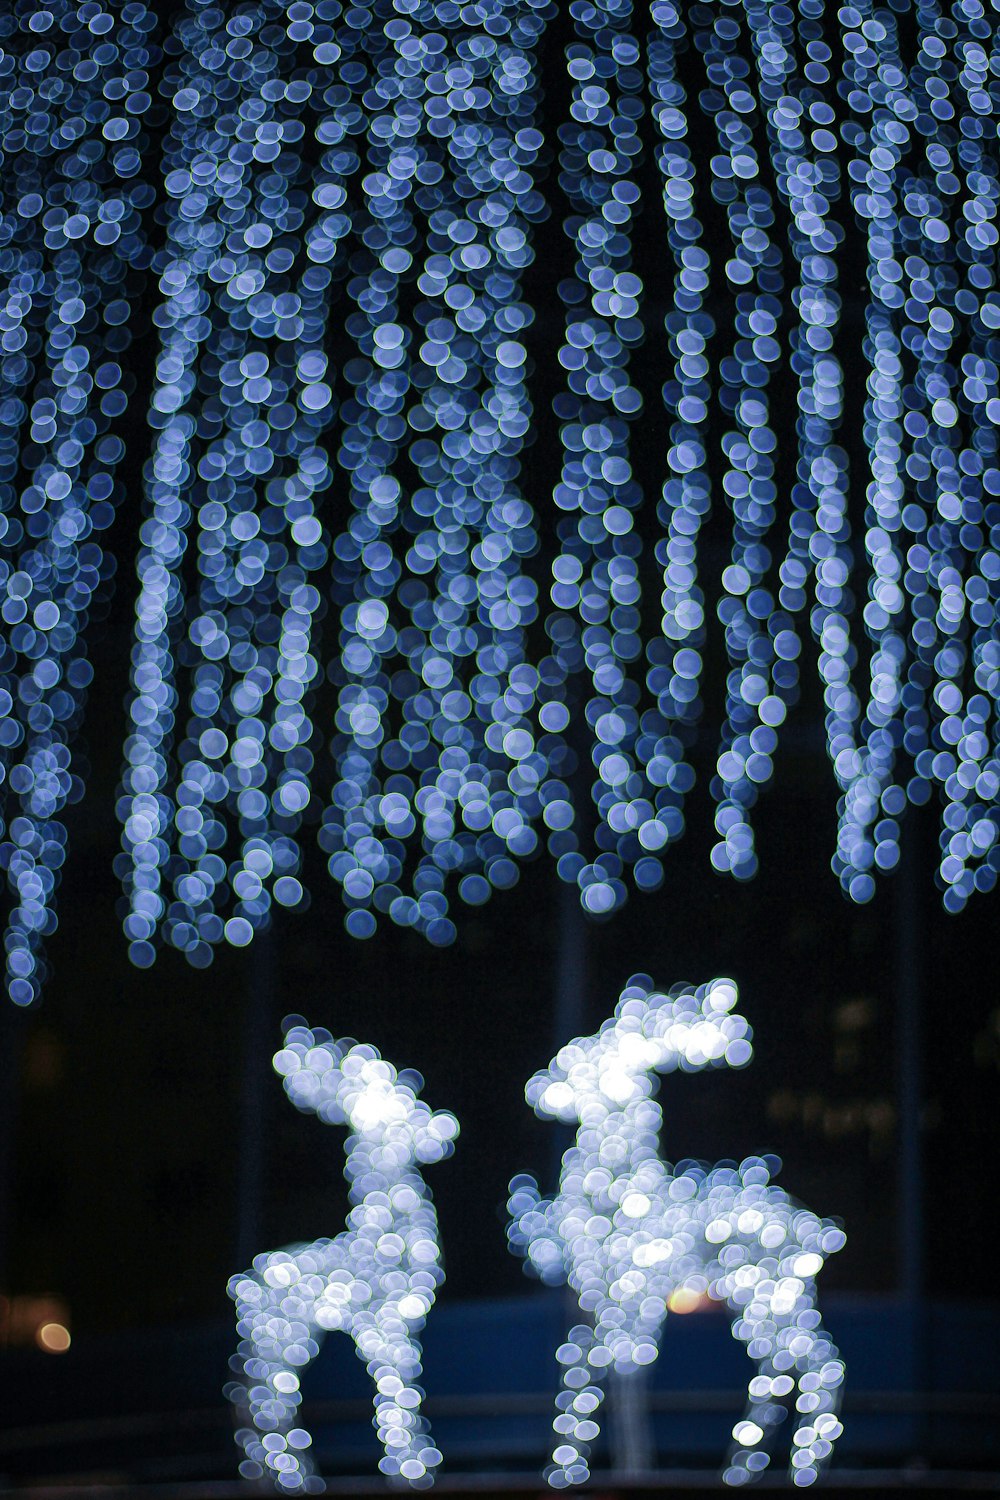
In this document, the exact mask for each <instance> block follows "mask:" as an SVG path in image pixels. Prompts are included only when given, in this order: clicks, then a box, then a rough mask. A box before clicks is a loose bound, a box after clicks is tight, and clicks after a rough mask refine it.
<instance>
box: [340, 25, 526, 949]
mask: <svg viewBox="0 0 1000 1500" xmlns="http://www.w3.org/2000/svg"><path fill="white" fill-rule="evenodd" d="M449 17H450V11H449V10H448V8H447V7H445V8H444V9H442V8H441V7H430V6H428V7H418V8H417V9H415V10H414V11H412V13H411V14H410V18H409V19H408V20H407V21H406V22H405V23H404V22H403V21H402V20H399V21H394V22H393V23H392V27H393V32H394V36H395V40H396V44H397V48H398V52H399V59H400V61H399V64H398V69H399V71H400V72H401V75H402V78H403V79H404V81H407V82H408V83H409V88H408V89H406V90H404V92H403V93H402V95H401V96H400V95H399V94H397V95H396V98H397V99H401V103H399V104H397V106H396V108H397V110H398V111H399V112H400V118H401V120H402V122H403V123H402V124H401V125H398V126H394V129H395V131H396V136H397V138H398V145H397V146H396V148H395V150H396V155H395V157H393V158H392V159H390V160H389V162H388V165H387V171H386V173H385V174H384V175H385V180H386V182H387V183H389V184H402V185H403V186H405V187H406V191H407V193H408V194H409V193H410V192H411V188H410V186H409V184H411V183H415V190H413V193H412V196H413V209H412V210H411V208H410V207H409V197H407V199H406V203H407V206H406V209H405V215H404V216H403V217H400V213H401V210H400V208H399V202H398V200H399V199H400V197H401V194H402V187H398V188H396V190H395V192H394V194H391V195H390V196H391V197H392V198H393V201H394V203H395V205H396V207H395V211H394V217H393V218H392V219H391V220H390V218H389V217H388V216H386V218H385V229H384V234H385V237H386V239H387V242H388V245H387V248H386V249H385V251H384V253H383V256H382V260H383V262H386V261H389V262H390V269H391V268H392V267H396V268H398V269H397V271H396V272H395V273H394V274H397V275H398V273H400V272H404V273H408V272H409V271H410V266H411V263H413V266H414V269H415V271H416V273H417V275H416V284H417V290H418V292H419V293H421V294H422V299H423V300H421V301H419V302H418V303H417V304H416V307H415V308H414V310H413V314H412V323H411V322H410V321H409V320H408V319H407V318H405V316H403V314H402V313H401V312H400V311H399V310H398V308H397V304H396V302H395V300H394V301H393V302H392V304H391V305H390V304H388V303H382V302H381V301H379V302H378V304H377V315H378V318H379V319H380V320H381V321H380V322H379V323H378V325H377V326H376V327H375V329H374V332H372V330H371V327H370V326H369V320H370V323H374V322H375V317H374V312H375V310H376V304H375V303H374V302H372V301H371V300H369V302H368V305H367V308H366V306H363V305H361V304H360V303H359V306H360V311H359V314H358V315H357V316H356V318H355V319H354V323H355V326H356V327H357V329H358V330H360V337H361V339H362V340H368V345H369V347H368V349H367V350H366V352H367V354H368V355H369V357H373V358H374V359H375V366H372V365H370V364H369V365H364V366H362V365H359V371H369V372H370V371H372V370H375V369H376V367H378V366H381V369H378V370H377V373H375V374H374V376H373V375H372V374H370V373H366V374H365V376H364V378H365V380H366V382H367V383H368V388H369V389H368V394H366V397H365V399H364V400H359V401H358V402H357V403H356V409H357V411H358V412H359V413H360V414H362V417H363V422H367V423H368V425H369V427H370V429H371V432H372V437H373V438H374V441H372V442H370V443H369V444H368V445H367V446H368V451H369V453H370V458H369V460H368V462H367V463H366V464H364V465H361V464H357V463H356V461H355V460H354V459H353V458H352V467H354V472H355V492H356V498H355V503H356V505H358V507H359V510H360V511H361V512H362V513H363V519H361V518H359V520H358V522H357V523H356V524H355V523H352V531H353V532H354V533H355V535H354V538H353V540H351V541H349V542H347V544H346V547H345V549H344V551H345V552H349V553H350V554H352V555H354V556H359V555H360V562H361V565H362V566H361V569H360V570H359V569H358V566H357V564H356V565H355V569H354V576H355V580H356V581H355V582H354V584H353V590H352V592H353V593H354V600H353V601H352V602H351V603H350V604H349V605H348V606H347V608H346V609H345V610H344V614H343V625H344V628H343V631H342V635H341V651H340V657H339V663H338V667H337V669H336V674H337V678H338V681H340V682H341V683H342V686H341V689H340V711H339V715H338V729H339V730H340V734H339V735H338V737H337V738H336V739H335V741H334V746H333V750H334V757H335V760H336V762H337V766H338V771H339V772H340V776H341V780H340V781H339V783H338V785H337V787H336V788H335V792H334V797H333V799H332V802H331V806H330V808H329V809H328V810H327V813H326V814H325V815H324V831H323V836H322V839H321V841H322V842H323V843H324V847H326V848H328V849H330V850H331V853H332V857H331V865H330V867H331V871H332V872H333V874H334V876H335V878H337V879H340V880H342V881H343V883H344V887H345V893H346V895H347V897H348V901H349V904H350V905H352V906H353V907H354V908H355V909H354V911H352V912H351V913H350V914H349V916H348V926H349V928H350V930H352V931H353V932H355V933H356V934H357V935H361V936H367V935H369V934H370V933H371V932H372V931H374V927H375V922H376V917H375V913H374V912H372V911H371V910H370V907H371V906H374V907H375V910H376V911H384V912H387V913H388V914H389V916H390V917H391V919H392V920H394V921H396V922H398V923H400V924H401V925H404V926H415V927H417V928H419V929H420V930H422V931H425V932H426V933H427V935H428V936H429V937H430V939H431V941H433V942H437V943H443V942H449V941H451V939H452V938H453V936H454V932H455V929H454V925H453V923H452V922H451V920H450V918H448V917H447V915H446V913H447V910H448V897H447V894H446V891H445V881H446V877H447V876H448V875H449V874H450V873H451V872H453V871H459V872H462V871H468V872H469V873H467V874H465V875H464V876H463V879H462V881H461V890H462V894H463V896H464V897H465V898H466V899H467V900H471V901H473V903H478V902H479V901H482V900H484V899H486V898H487V897H488V895H489V893H490V890H491V888H492V887H493V886H496V885H509V884H512V883H513V881H514V880H515V879H516V878H517V868H516V866H515V864H514V863H513V861H512V860H511V858H510V854H511V853H519V854H524V853H529V852H530V851H531V849H533V848H534V845H535V835H534V833H533V831H532V830H531V829H530V827H528V825H527V823H526V821H525V817H524V814H523V812H522V811H521V807H520V801H521V799H522V798H527V800H528V802H529V804H532V802H533V799H534V810H536V811H537V794H536V789H537V786H538V783H539V781H540V779H541V774H542V771H543V770H544V762H543V761H542V760H541V758H540V757H539V756H538V755H537V754H536V753H535V752H534V745H533V740H532V737H531V735H530V732H529V731H528V730H527V729H526V728H525V713H526V711H527V709H528V707H529V706H530V704H531V702H532V700H533V696H534V690H535V687H536V686H537V674H536V673H534V672H533V671H532V669H530V668H528V667H527V666H526V665H525V662H524V651H525V648H524V628H525V626H526V625H527V624H528V623H530V620H531V619H532V618H533V617H534V613H535V604H534V585H533V584H531V583H530V581H529V580H528V579H526V578H525V577H524V576H523V575H522V573H521V570H520V559H521V557H523V556H524V555H525V554H527V553H528V552H530V551H532V550H533V549H534V547H535V545H536V540H535V531H534V521H533V515H532V512H531V510H530V508H529V507H528V505H527V504H526V503H525V501H524V500H523V498H522V497H521V496H520V494H519V492H518V490H517V486H516V480H517V474H518V469H519V460H518V454H519V452H520V449H521V446H522V444H523V440H524V436H525V434H526V432H527V431H528V428H529V423H530V407H529V405H528V398H527V391H526V388H525V385H524V367H525V362H526V351H525V348H524V345H523V344H522V343H521V342H520V340H519V337H518V335H519V334H520V333H521V330H522V329H523V328H525V327H526V326H527V324H528V322H529V321H530V318H531V313H530V310H529V309H528V308H527V307H526V306H525V305H524V304H523V303H522V302H520V300H519V285H520V275H521V272H522V270H523V268H524V266H526V265H527V264H528V263H529V261H530V259H531V254H532V251H531V247H530V238H529V231H530V222H531V220H532V219H533V218H534V217H537V216H538V214H539V212H540V211H541V210H542V200H541V198H540V196H539V195H538V193H537V192H536V191H535V190H534V188H533V185H532V178H531V175H530V172H529V171H528V170H527V169H528V168H530V167H531V166H532V164H533V162H534V159H535V157H536V155H537V152H538V149H539V147H540V145H541V136H540V134H539V133H538V131H537V130H536V129H535V128H534V126H533V124H532V119H533V113H534V108H535V103H534V86H535V75H534V64H533V62H532V59H531V49H532V48H533V46H534V43H535V39H536V37H537V34H538V32H539V30H540V28H541V25H542V21H541V18H540V16H539V15H538V14H536V13H535V12H534V11H533V10H532V9H531V8H528V9H527V10H526V9H525V8H524V7H523V6H519V7H512V6H510V5H509V4H506V3H504V4H496V5H489V6H487V5H479V6H475V7H473V6H470V7H466V9H465V10H464V11H463V12H462V21H463V25H462V26H457V25H456V24H455V20H454V17H451V18H450V24H445V23H446V22H447V21H448V19H449ZM439 28H440V29H439ZM418 87H422V88H423V89H425V90H426V91H427V95H428V103H427V105H426V117H427V118H426V122H425V124H424V125H423V126H422V127H419V130H418V122H419V120H420V118H421V115H420V111H419V110H415V108H414V104H413V102H412V100H413V97H414V90H415V89H416V88H418ZM414 213H415V216H416V217H415V219H414ZM415 241H419V243H420V245H421V246H422V250H423V254H422V257H421V258H420V259H419V260H415V258H414V256H413V255H412V254H411V252H410V250H409V249H407V248H406V247H407V245H410V244H414V242H415ZM363 295H364V296H366V295H367V294H363ZM418 340H422V342H419V343H418ZM411 350H415V355H414V354H413V353H411ZM386 369H388V370H389V371H390V374H389V376H388V377H387V376H386V375H385V373H384V372H385V370H386ZM373 379H374V382H375V383H374V385H372V380H373ZM408 394H409V398H410V405H409V408H408V410H406V408H405V405H404V403H405V402H406V400H407V397H408ZM387 395H388V397H389V402H388V404H387V402H386V396H387ZM373 400H377V401H378V404H379V406H380V408H381V413H382V414H381V416H380V417H379V418H378V419H375V420H372V419H371V418H365V417H364V413H365V410H366V408H372V409H373V410H374V409H375V408H373V407H372V402H373ZM404 410H406V417H405V420H404V417H403V411H404ZM407 428H408V429H409V431H410V433H412V434H414V435H413V436H411V437H410V438H409V440H408V442H405V441H404V439H405V436H406V432H407ZM363 445H365V439H364V425H363V424H362V425H361V426H360V427H359V430H358V433H357V435H356V436H352V435H351V434H345V439H344V445H343V450H342V451H344V450H353V452H354V453H355V454H357V453H359V452H360V451H361V449H362V446H363ZM401 446H402V447H405V453H406V460H407V462H408V464H409V467H410V471H411V472H412V473H413V474H414V476H415V477H416V479H417V483H416V485H415V487H414V488H413V490H412V492H411V493H410V494H409V495H408V496H407V495H406V493H405V491H404V490H403V488H402V486H401V484H400V479H399V478H398V477H397V474H396V473H394V472H392V471H391V470H392V465H393V461H394V458H395V456H396V454H397V453H398V452H399V451H400V448H401ZM397 537H398V538H399V539H400V542H401V543H402V545H400V542H397V543H396V546H395V548H394V545H393V539H394V538H397ZM406 543H409V545H406ZM338 550H340V549H338ZM342 571H343V570H342ZM425 578H429V579H430V580H431V582H432V584H433V588H430V587H429V585H428V583H426V582H425V581H424V580H425ZM397 610H398V612H397ZM397 653H399V654H401V655H402V656H403V657H404V661H405V665H404V666H402V670H400V671H397V672H395V673H390V672H389V671H388V670H387V663H386V662H385V660H384V658H386V657H391V656H395V655H396V654H397ZM393 699H395V700H396V703H394V702H393ZM400 699H402V700H403V701H402V705H401V707H402V719H403V723H402V724H401V725H399V723H398V716H399V713H400V709H399V707H397V704H398V703H399V700H400ZM393 728H395V729H396V734H395V735H394V736H391V731H392V729H393ZM390 736H391V737H390ZM386 772H388V773H389V774H388V775H386V774H385V773H386ZM463 824H464V827H463V826H461V825H463ZM418 828H419V834H420V843H421V845H422V849H423V853H422V854H421V855H420V856H419V857H418V859H417V861H416V864H415V869H414V871H413V875H412V880H413V894H412V895H410V894H407V893H405V892H404V891H403V890H402V889H401V886H400V884H399V882H400V877H401V875H402V872H403V868H404V865H405V864H406V863H408V861H407V854H406V848H405V843H404V841H405V840H406V839H408V838H411V837H413V838H414V839H415V837H416V832H417V830H418ZM484 868H485V873H480V871H481V870H483V869H484Z"/></svg>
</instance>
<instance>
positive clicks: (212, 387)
mask: <svg viewBox="0 0 1000 1500" xmlns="http://www.w3.org/2000/svg"><path fill="white" fill-rule="evenodd" d="M299 10H300V8H299V7H297V6H295V5H294V4H293V5H292V6H291V7H290V8H289V9H288V10H287V13H286V12H285V9H284V8H283V7H280V6H277V5H272V6H270V7H265V8H264V9H263V10H261V9H257V10H250V11H245V12H240V13H238V14H236V15H232V16H230V17H228V18H227V17H226V16H224V15H223V14H222V13H221V12H219V11H215V10H212V9H211V8H204V7H202V8H201V9H197V8H196V9H192V11H191V13H190V14H189V16H188V18H187V21H186V23H185V27H184V28H183V30H182V36H183V38H184V40H185V42H186V43H187V48H186V56H185V60H184V62H183V63H182V66H181V70H180V73H179V75H178V76H177V78H176V80H175V86H174V92H173V103H174V108H175V111H176V124H175V128H174V134H173V138H172V144H171V146H170V147H169V148H168V157H169V162H170V171H169V172H168V174H167V179H166V181H167V188H168V191H169V192H171V193H172V194H173V195H174V196H175V199H176V202H177V208H176V210H175V214H174V217H173V220H172V226H171V246H170V258H169V259H168V263H167V267H166V269H165V271H164V274H163V277H162V286H163V289H164V292H165V303H164V307H163V309H162V317H161V326H163V327H164V329H165V335H166V336H165V339H164V344H163V347H162V350H161V356H160V361H159V364H158V385H157V388H156V390H155V392H154V397H153V422H154V426H158V427H159V429H160V436H159V439H158V442H157V449H156V452H155V454H154V458H153V460H152V463H151V466H150V480H151V485H150V494H151V500H152V511H153V514H152V516H151V518H150V520H149V521H147V523H146V526H145V528H144V543H145V546H144V550H143V552H142V554H141V556H140V565H139V567H140V578H141V580H142V588H141V592H140V597H139V601H138V606H137V643H136V648H135V652H134V655H133V683H134V686H135V689H136V693H135V698H134V701H133V705H132V715H133V720H134V722H135V724H136V731H135V733H134V735H133V736H132V739H131V740H130V743H129V747H128V753H129V762H130V764H129V769H128V772H127V779H126V790H127V793H128V794H129V795H127V796H126V798H125V799H124V807H123V811H124V813H125V844H126V850H127V856H128V857H127V859H126V884H127V887H128V888H129V890H130V904H131V911H130V914H129V916H128V918H127V919H126V930H127V933H128V936H129V937H130V939H131V942H132V955H133V958H134V959H135V961H136V962H139V963H143V964H145V963H149V962H151V961H152V958H153V955H154V950H153V947H152V945H151V942H150V939H151V937H152V936H153V933H154V931H155V930H156V927H157V925H158V924H159V923H161V922H162V924H163V929H164V935H165V937H166V939H167V941H169V942H170V943H172V944H173V945H174V946H176V947H178V948H180V949H182V950H183V951H184V952H185V953H186V954H187V956H188V958H189V960H190V961H191V962H193V963H195V964H196V965H202V964H205V963H207V962H209V961H210V959H211V951H212V946H213V945H214V944H215V943H217V942H218V941H220V940H221V939H222V938H223V937H224V938H225V939H226V940H228V941H229V942H231V943H233V944H235V945H237V946H244V945H245V944H246V943H248V942H249V941H250V939H251V937H252V934H253V931H254V929H255V928H256V927H257V926H258V925H260V924H261V923H266V922H267V921H268V920H269V912H270V907H271V903H272V900H276V901H277V902H279V903H280V904H282V905H289V906H294V905H298V904H300V903H301V902H302V900H303V899H304V892H303V888H302V885H301V882H300V881H299V880H298V878H297V871H298V868H299V860H300V847H299V844H298V841H297V839H296V838H295V834H296V832H297V831H298V827H299V823H300V821H301V814H302V812H303V810H304V808H305V807H307V806H308V802H309V797H310V779H309V778H310V771H311V769H312V751H311V750H310V748H309V743H310V741H311V739H312V736H313V726H312V722H311V719H310V717H309V713H308V707H309V696H308V695H309V693H310V691H311V687H312V684H313V681H314V679H315V677H316V676H317V673H318V657H317V655H316V654H315V643H314V641H313V639H312V636H313V620H314V616H315V615H316V613H317V612H318V611H319V610H320V607H321V598H322V596H321V594H320V591H319V589H317V588H316V586H315V584H314V583H313V582H311V581H310V580H311V579H312V578H313V577H314V576H315V575H316V574H317V572H318V570H320V569H322V568H323V566H324V565H325V563H326V561H327V555H328V554H327V546H326V543H325V541H324V534H323V528H322V526H321V524H320V522H319V520H318V519H317V516H316V506H315V499H314V497H315V495H316V493H317V491H322V490H324V489H327V488H328V487H329V485H330V483H331V470H330V466H329V462H328V459H327V457H326V454H325V452H324V450H323V448H322V446H321V439H322V436H323V433H324V432H325V430H326V428H327V427H328V425H329V423H330V421H331V420H332V416H333V409H334V398H333V392H332V388H331V385H330V384H329V381H328V380H327V379H326V378H325V377H326V375H327V356H326V355H325V353H324V352H323V343H324V339H325V334H326V328H327V323H328V306H329V296H330V287H331V282H332V277H333V273H332V271H331V269H330V262H333V263H334V265H336V261H337V257H338V247H339V245H340V243H341V241H342V240H343V239H344V236H345V235H346V234H347V232H348V230H349V228H350V218H349V216H348V215H347V214H346V213H345V212H344V210H343V204H344V202H345V201H346V196H347V194H346V190H345V187H344V180H345V178H347V177H349V176H350V175H351V174H352V173H353V172H354V171H355V170H356V169H357V166H358V156H357V152H356V151H355V150H354V149H353V147H352V145H351V142H350V134H349V122H350V120H351V118H352V117H351V114H350V111H349V110H347V109H345V110H344V111H343V115H342V118H340V119H338V118H337V113H338V109H339V107H340V106H341V105H342V104H346V103H347V102H348V101H345V100H342V99H341V97H340V94H339V92H338V93H336V94H335V97H334V98H333V99H332V100H330V101H329V103H328V104H327V107H326V110H324V104H325V103H326V101H325V98H324V92H323V91H324V86H325V84H326V80H327V78H328V76H329V74H328V70H329V68H330V67H331V66H332V65H334V64H336V63H338V62H341V61H342V59H343V60H344V61H345V62H349V57H350V51H351V49H352V48H353V46H354V45H355V38H356V37H357V32H356V31H352V30H351V29H350V28H344V31H343V34H342V35H339V36H338V34H337V33H335V29H334V27H333V26H332V25H331V24H330V23H331V22H334V21H337V20H338V19H339V17H340V14H341V7H340V6H339V4H335V3H327V4H326V5H321V6H320V7H318V9H317V11H316V12H315V17H316V19H315V20H310V19H308V18H307V17H305V16H304V15H302V14H299ZM345 49H346V52H347V57H346V58H345V57H344V54H345ZM345 71H346V67H345ZM314 95H315V96H316V99H315V100H314ZM316 104H318V108H315V112H314V106H315V105H316ZM303 115H304V116H305V120H303V118H302V117H303ZM317 117H318V118H317ZM307 122H309V123H311V124H312V125H313V134H314V145H315V151H316V158H317V159H316V160H315V162H314V163H313V162H311V160H310V157H311V154H312V150H313V147H312V146H310V145H309V143H308V142H306V144H303V142H304V138H305V132H306V125H307ZM313 205H315V207H313ZM307 221H308V224H307ZM303 250H304V254H303ZM192 450H193V451H192ZM195 475H196V476H197V477H196V478H195V477H194V476H195ZM187 497H189V498H187ZM199 502H200V503H199ZM195 507H197V509H196V508H195ZM195 519H196V520H197V533H198V553H199V555H198V558H197V559H196V562H195V566H196V567H197V573H198V588H197V592H196V595H195V597H194V598H193V599H192V600H191V602H190V604H187V603H186V601H185V598H184V588H183V581H182V578H181V576H180V574H179V568H180V565H181V563H182V560H183V558H184V554H185V551H186V550H187V545H188V536H189V534H190V532H191V531H192V530H193V523H194V521H195ZM185 628H186V634H187V639H185V638H184V632H185ZM178 668H179V669H180V672H179V673H178ZM185 689H186V690H187V691H188V692H189V694H190V712H191V718H190V720H189V721H188V724H187V726H186V727H187V734H186V737H185V738H184V739H183V740H182V741H181V743H180V745H179V748H178V751H177V752H176V754H177V760H176V762H174V761H173V758H172V754H171V746H172V744H173V741H174V723H173V721H174V704H175V702H176V701H177V700H178V698H179V695H180V694H181V693H182V692H184V691H185ZM303 700H305V706H303ZM174 783H176V785H174ZM237 832H238V836H239V853H238V856H237V857H236V858H231V859H229V860H227V859H226V857H225V855H226V852H227V849H228V848H229V846H230V843H231V840H232V838H233V835H234V834H235V833H237ZM164 877H166V879H167V880H169V882H170V885H171V886H172V891H164V889H163V886H164V884H165V880H164ZM170 897H172V899H170Z"/></svg>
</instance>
